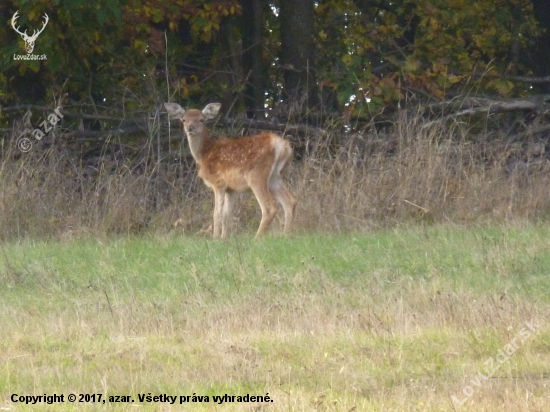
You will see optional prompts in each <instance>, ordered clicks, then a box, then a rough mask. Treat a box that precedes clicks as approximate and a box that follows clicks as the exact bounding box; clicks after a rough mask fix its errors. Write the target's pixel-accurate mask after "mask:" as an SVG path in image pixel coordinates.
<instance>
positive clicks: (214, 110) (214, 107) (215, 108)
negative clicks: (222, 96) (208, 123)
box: [202, 103, 222, 120]
mask: <svg viewBox="0 0 550 412" xmlns="http://www.w3.org/2000/svg"><path fill="white" fill-rule="evenodd" d="M221 107H222V105H221V103H210V104H207V105H206V106H205V108H204V109H202V115H203V116H204V118H205V119H207V120H210V119H213V118H214V117H216V116H217V114H218V113H219V111H220V108H221Z"/></svg>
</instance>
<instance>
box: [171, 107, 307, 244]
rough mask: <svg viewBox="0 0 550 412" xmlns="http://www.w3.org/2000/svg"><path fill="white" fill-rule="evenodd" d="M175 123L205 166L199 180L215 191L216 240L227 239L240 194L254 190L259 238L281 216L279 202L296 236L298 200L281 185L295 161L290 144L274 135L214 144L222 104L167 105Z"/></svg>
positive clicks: (261, 135) (200, 167)
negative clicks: (213, 124)
mask: <svg viewBox="0 0 550 412" xmlns="http://www.w3.org/2000/svg"><path fill="white" fill-rule="evenodd" d="M164 107H165V108H166V111H167V112H168V114H169V115H170V117H174V118H178V119H180V120H181V121H182V122H183V129H184V130H185V133H186V134H187V140H188V141H189V148H190V149H191V154H192V155H193V158H194V159H195V161H196V162H197V165H198V166H199V177H200V178H201V179H202V180H203V181H204V183H205V184H206V185H207V186H208V187H209V188H211V189H212V190H213V191H214V203H215V206H214V238H218V237H220V231H221V238H222V239H224V238H225V237H226V236H227V231H228V226H229V222H230V217H231V213H232V210H233V206H234V204H235V196H236V194H237V192H243V191H245V190H248V189H250V190H252V192H253V193H254V195H255V196H256V199H257V200H258V203H259V204H260V208H261V209H262V221H261V222H260V227H259V228H258V231H257V232H256V238H258V237H259V236H261V235H262V234H263V233H264V232H265V231H266V230H267V229H268V228H269V225H270V224H271V222H272V221H273V219H274V217H275V215H276V214H277V206H276V204H275V201H277V202H278V203H280V204H281V206H282V207H283V210H284V212H285V227H284V233H288V232H289V231H290V224H291V223H292V219H293V217H294V209H295V208H296V202H297V201H296V199H295V198H294V196H293V195H292V193H290V191H289V190H288V189H287V188H286V186H285V184H284V183H283V180H282V179H281V171H282V170H283V168H284V167H285V165H286V164H287V163H288V161H289V160H290V158H291V157H292V149H291V147H290V144H289V142H288V140H285V139H283V138H281V137H279V136H277V135H275V134H273V133H262V134H258V135H255V136H249V137H241V138H239V139H218V140H211V139H210V131H209V130H208V128H207V127H206V125H205V121H206V120H210V119H213V118H214V117H216V115H217V114H218V112H219V111H220V107H221V104H220V103H210V104H208V105H207V106H206V107H205V108H204V109H203V110H202V111H200V110H197V109H190V110H185V109H184V108H182V107H181V106H180V105H179V104H176V103H165V104H164Z"/></svg>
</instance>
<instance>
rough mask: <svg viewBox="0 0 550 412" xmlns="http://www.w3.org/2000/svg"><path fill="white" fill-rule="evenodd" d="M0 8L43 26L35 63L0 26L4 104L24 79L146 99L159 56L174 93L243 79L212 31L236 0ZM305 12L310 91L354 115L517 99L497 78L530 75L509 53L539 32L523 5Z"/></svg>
mask: <svg viewBox="0 0 550 412" xmlns="http://www.w3.org/2000/svg"><path fill="white" fill-rule="evenodd" d="M8 3H9V6H8V7H7V9H8V10H10V12H12V11H14V10H19V12H20V18H19V21H18V24H19V25H20V26H21V27H22V30H24V29H27V30H28V31H29V32H32V30H33V29H34V28H37V27H39V25H40V24H41V21H42V16H43V13H48V15H49V16H50V22H49V24H48V27H47V28H46V30H44V32H43V33H42V34H41V35H40V37H39V38H38V40H37V44H36V49H35V53H36V54H46V55H47V60H45V61H24V60H14V59H13V55H14V54H22V53H24V50H23V49H22V40H21V39H20V38H19V36H18V35H17V34H16V33H15V32H14V31H13V30H12V29H11V27H10V25H9V24H4V25H2V27H0V46H1V47H2V50H3V51H4V53H2V54H1V55H0V68H1V72H2V73H3V76H2V77H0V99H1V102H3V103H8V102H11V101H16V100H26V99H28V96H21V95H18V93H19V91H18V89H17V88H16V87H15V86H11V84H12V83H13V84H15V83H17V82H12V81H13V80H14V79H20V80H21V79H26V76H27V74H28V73H30V72H33V73H36V74H37V75H38V78H39V83H41V84H42V85H43V86H45V87H46V89H47V95H46V96H42V97H41V98H42V99H44V100H49V97H51V96H50V95H51V94H53V93H55V92H59V88H61V86H59V85H64V86H63V87H64V91H68V92H69V93H70V95H71V98H72V99H73V100H83V99H86V98H89V97H91V95H93V96H95V97H94V98H95V99H96V100H97V98H98V97H104V98H107V99H108V100H109V99H110V100H111V101H117V99H118V96H117V95H116V94H115V91H117V90H118V91H117V93H118V92H119V89H120V86H121V85H122V86H123V87H124V88H127V89H130V90H131V91H132V93H134V94H135V95H138V96H139V97H143V98H144V99H145V100H147V99H148V98H150V95H149V94H147V93H142V92H141V91H140V86H139V85H140V84H141V83H142V81H143V77H144V76H152V79H151V81H152V82H153V83H155V84H157V86H161V87H162V86H163V83H164V82H165V81H166V76H165V75H162V74H161V75H158V74H155V73H158V72H159V70H158V69H159V68H161V67H164V66H165V63H166V62H165V54H166V57H167V59H168V70H169V77H170V78H171V79H172V80H174V81H175V83H174V84H173V85H172V86H173V87H172V88H171V90H172V91H174V87H175V92H176V93H177V94H178V95H179V96H180V97H182V98H187V99H191V100H197V101H201V100H204V99H213V98H221V99H223V97H224V96H226V95H227V94H228V93H232V92H237V93H238V92H239V90H242V85H243V80H242V79H241V80H239V81H235V80H234V79H235V78H237V77H238V75H241V77H242V73H241V74H239V73H238V70H239V69H238V68H237V67H235V66H232V67H231V69H232V70H233V72H232V73H231V76H233V80H232V81H233V84H231V82H230V81H228V80H227V76H226V77H223V74H219V73H221V72H222V71H223V68H221V66H219V65H220V60H222V59H223V56H227V53H228V51H227V50H224V47H225V46H224V45H225V44H226V43H223V41H224V40H227V39H224V38H222V36H220V35H219V34H220V30H221V27H222V25H223V24H224V22H227V21H230V20H231V21H233V20H234V22H235V23H237V22H238V21H239V19H240V15H241V4H240V2H239V1H238V0H217V1H211V2H203V1H199V0H169V1H161V0H152V1H143V0H98V1H94V2H90V1H86V0H38V1H34V2H28V1H24V0H11V1H9V2H8ZM315 5H316V6H315V13H316V14H315V15H316V22H315V25H316V27H315V32H316V36H315V44H316V48H317V52H318V53H317V61H316V62H314V64H315V73H316V75H317V81H318V86H319V88H320V89H323V90H325V91H329V92H330V93H332V94H333V95H334V96H335V97H336V100H337V103H338V106H339V109H342V108H343V107H344V106H345V105H349V109H350V110H351V111H352V112H355V113H358V112H359V111H361V112H364V109H365V108H368V109H369V110H370V111H371V112H372V111H377V110H381V109H383V108H384V107H387V106H395V103H396V102H397V101H399V100H402V99H404V98H409V97H411V96H413V95H423V96H430V97H432V98H435V99H442V98H444V97H445V96H446V95H448V94H449V93H455V92H457V91H460V90H462V89H463V88H464V87H465V86H466V85H467V84H468V82H471V81H472V79H474V80H476V82H477V83H476V88H477V90H479V91H482V92H487V93H493V94H494V93H497V94H499V95H502V96H510V95H513V94H516V95H517V94H522V93H525V92H526V90H525V89H522V88H521V87H518V86H517V85H516V84H514V83H512V82H510V81H507V80H505V79H503V77H504V76H505V75H509V74H529V73H530V68H529V67H527V66H526V65H525V63H524V62H522V61H521V59H520V58H519V57H518V52H517V50H523V49H526V48H528V47H529V46H530V44H531V43H532V42H533V41H534V39H535V37H536V35H537V34H539V30H538V28H537V25H536V22H535V19H534V16H533V11H532V5H531V2H530V1H528V0H509V1H504V0H497V1H495V0H481V1H478V0H476V1H474V0H458V1H457V0H453V1H450V0H437V1H432V0H419V1H416V0H415V1H412V0H397V1H393V2H391V3H390V2H388V3H384V2H382V3H380V2H364V1H358V0H324V1H319V2H316V3H315ZM266 13H267V15H266V20H265V25H266V30H265V32H264V36H265V40H264V41H265V49H266V54H265V56H264V62H263V64H264V66H265V67H266V69H269V70H270V73H271V75H270V77H269V79H268V80H269V82H270V83H269V84H268V85H267V86H266V87H267V90H269V91H271V93H272V95H273V96H275V95H276V93H277V90H278V88H279V87H280V78H281V76H280V73H279V72H277V70H278V69H277V63H276V62H277V60H276V59H277V53H278V48H279V47H280V44H279V39H278V38H279V31H278V28H277V27H276V26H277V19H276V17H275V15H274V14H272V13H270V11H269V10H267V11H266ZM231 33H232V35H234V36H235V38H234V39H233V40H232V41H233V42H234V43H237V42H238V40H239V38H240V36H242V25H240V24H233V25H232V29H231ZM166 40H167V44H168V50H167V51H166ZM238 52H239V50H238V48H237V49H236V53H238ZM155 68H156V70H155ZM19 83H20V82H19ZM143 94H145V95H144V96H142V95H143ZM230 98H231V99H232V97H230ZM273 101H277V98H276V97H274V98H273ZM367 102H369V103H368V105H367ZM35 103H36V101H35Z"/></svg>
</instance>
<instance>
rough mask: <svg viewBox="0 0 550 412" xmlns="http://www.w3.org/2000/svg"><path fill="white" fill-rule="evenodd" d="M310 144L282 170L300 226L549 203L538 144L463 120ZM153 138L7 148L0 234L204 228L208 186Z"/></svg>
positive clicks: (521, 215) (247, 201)
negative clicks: (117, 145)
mask: <svg viewBox="0 0 550 412" xmlns="http://www.w3.org/2000/svg"><path fill="white" fill-rule="evenodd" d="M314 141H315V144H314V145H313V150H310V151H309V152H308V153H306V154H305V155H304V157H303V158H302V159H301V160H299V161H298V160H297V161H295V162H294V163H293V165H292V166H291V167H290V168H289V170H287V176H288V179H289V180H290V182H291V187H292V190H293V191H294V192H295V193H296V194H298V196H299V198H300V202H299V205H298V211H297V220H296V223H295V227H296V228H297V229H298V230H299V231H311V230H315V231H350V230H362V229H370V228H378V227H388V226H395V225H397V224H398V223H408V222H410V223H416V222H421V223H428V224H429V223H433V222H454V223H462V222H483V221H493V220H499V221H502V220H524V219H528V220H532V219H534V220H538V219H546V218H547V215H548V212H549V211H550V191H549V190H548V187H550V173H549V171H550V164H549V162H548V161H547V159H546V157H545V155H544V150H543V149H544V148H543V149H542V150H538V151H533V150H530V147H531V146H529V145H527V144H523V145H521V144H509V143H507V142H506V141H504V140H502V139H498V138H494V137H492V136H491V135H489V134H488V133H486V132H475V131H472V130H470V129H468V127H467V125H465V124H461V123H450V122H447V123H446V124H444V125H443V124H440V123H437V122H435V123H434V122H432V123H427V122H426V121H425V120H423V118H422V117H421V116H416V117H413V118H407V117H406V116H403V118H401V119H398V121H396V123H395V125H394V126H393V127H391V128H389V129H388V130H385V131H384V132H372V131H370V132H364V133H354V134H346V133H341V132H338V131H330V132H328V133H327V134H326V135H324V136H318V137H316V138H315V139H314ZM153 146H154V145H153V144H151V143H149V146H146V147H145V148H144V149H143V150H142V151H141V153H140V154H139V155H133V156H125V155H124V153H123V152H122V151H118V152H113V150H111V149H110V146H107V145H106V147H105V148H104V150H103V152H102V153H101V154H100V155H98V156H96V157H92V158H90V157H85V156H82V154H81V153H80V154H79V153H75V152H74V151H73V152H71V151H69V150H68V149H66V148H65V147H64V146H62V145H57V146H56V145H54V146H51V147H50V148H49V149H47V150H43V151H37V150H35V151H31V152H30V153H20V152H18V150H17V149H16V148H15V146H10V147H7V148H6V147H5V148H4V150H3V151H2V153H1V158H0V187H2V196H1V198H0V228H1V229H0V239H4V240H6V239H19V238H25V237H49V236H53V237H56V238H72V237H74V236H77V237H79V236H82V235H86V234H93V235H105V234H109V233H128V234H129V233H137V232H141V231H144V230H145V231H159V232H161V233H162V232H166V231H169V230H178V231H183V232H186V233H197V232H200V231H201V230H202V231H205V229H206V228H208V225H209V223H210V221H211V213H212V195H211V193H209V192H208V190H207V189H206V188H205V187H204V185H203V184H202V183H201V182H200V181H199V180H198V178H197V177H196V172H195V167H194V165H193V164H192V163H191V162H190V161H189V160H188V158H187V157H185V156H181V154H182V153H180V155H179V156H174V155H170V156H168V157H167V158H161V159H160V160H159V157H158V155H155V150H154V148H153ZM181 147H182V149H183V150H187V146H186V144H183V145H182V146H181ZM537 147H538V146H537ZM186 159H187V160H186ZM236 212H237V213H236V220H237V221H238V227H239V229H240V230H241V231H246V232H250V231H253V230H254V228H255V227H257V224H258V221H259V208H258V207H257V205H256V203H255V200H254V198H253V197H252V196H248V197H247V196H246V195H245V196H244V198H243V200H242V201H241V202H240V206H239V207H238V209H237V211H236Z"/></svg>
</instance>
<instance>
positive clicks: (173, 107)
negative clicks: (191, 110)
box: [164, 103, 185, 119]
mask: <svg viewBox="0 0 550 412" xmlns="http://www.w3.org/2000/svg"><path fill="white" fill-rule="evenodd" d="M164 108H165V109H166V111H167V112H168V115H169V116H170V117H174V118H177V119H181V118H182V117H183V114H184V113H185V109H184V108H183V107H181V106H180V105H179V104H177V103H164Z"/></svg>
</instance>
